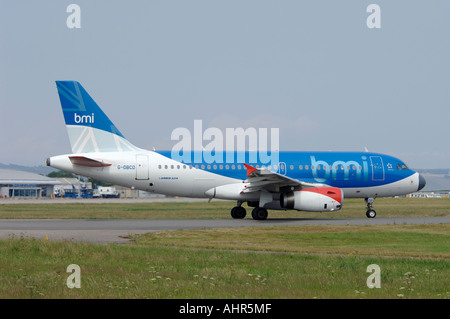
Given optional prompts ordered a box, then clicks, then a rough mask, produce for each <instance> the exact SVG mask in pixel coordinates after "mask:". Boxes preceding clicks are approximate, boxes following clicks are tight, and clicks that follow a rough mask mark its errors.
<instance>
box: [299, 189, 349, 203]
mask: <svg viewBox="0 0 450 319" xmlns="http://www.w3.org/2000/svg"><path fill="white" fill-rule="evenodd" d="M300 192H312V193H318V194H322V195H325V196H328V197H330V198H332V199H334V200H335V201H337V202H339V203H340V204H342V190H341V189H340V188H337V187H312V188H306V189H301V190H300Z"/></svg>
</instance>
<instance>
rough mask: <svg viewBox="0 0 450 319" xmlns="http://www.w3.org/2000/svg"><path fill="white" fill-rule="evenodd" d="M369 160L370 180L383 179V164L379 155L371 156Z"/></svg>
mask: <svg viewBox="0 0 450 319" xmlns="http://www.w3.org/2000/svg"><path fill="white" fill-rule="evenodd" d="M370 162H371V164H372V180H373V181H384V165H383V159H382V158H381V156H371V157H370Z"/></svg>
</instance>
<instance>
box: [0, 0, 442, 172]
mask: <svg viewBox="0 0 450 319" xmlns="http://www.w3.org/2000/svg"><path fill="white" fill-rule="evenodd" d="M70 4H77V5H78V6H79V8H80V15H79V20H77V21H79V22H80V28H69V27H68V23H67V19H68V17H69V16H71V14H72V13H73V12H72V11H70V12H67V8H68V6H69V5H70ZM371 4H377V5H378V8H379V12H378V13H377V12H376V11H371V10H369V12H367V11H368V10H367V9H368V7H369V5H371ZM375 13H377V14H378V15H377V16H374V15H372V14H375ZM449 14H450V1H448V0H396V1H392V0H370V1H365V0H342V1H335V0H304V1H300V0H292V1H288V0H281V1H274V0H271V1H269V0H239V1H238V0H227V1H225V0H215V1H212V0H166V1H162V0H159V1H143V0H133V1H124V0H122V1H118V0H112V1H111V0H110V1H104V0H95V1H82V0H78V1H77V0H69V1H61V0H46V1H20V0H17V1H9V0H0V130H1V135H0V136H1V137H0V163H4V164H10V163H12V164H18V165H27V166H28V165H29V166H34V165H45V159H46V158H47V157H50V156H54V155H59V154H66V153H70V152H71V149H70V144H69V139H68V136H67V133H66V129H65V124H64V119H63V115H62V111H61V106H60V104H59V98H58V94H57V91H56V85H55V81H56V80H75V81H79V82H80V83H81V84H82V85H83V86H84V88H85V89H86V90H87V91H88V92H89V94H90V95H91V96H92V97H93V98H94V100H95V101H96V102H97V103H98V104H99V106H100V107H101V108H102V109H103V111H105V113H106V114H107V115H108V116H109V118H110V119H111V120H112V121H113V122H114V123H115V125H116V126H117V127H118V128H119V130H120V131H121V132H122V134H123V135H124V136H125V137H126V138H127V139H128V140H129V141H130V142H132V143H133V144H135V145H137V146H139V147H142V148H146V149H152V148H155V149H157V150H170V149H172V147H173V146H174V145H175V144H176V143H177V141H173V140H171V134H172V132H173V131H174V130H175V129H177V128H180V127H182V128H187V129H188V130H192V131H193V129H194V121H195V120H201V121H202V125H203V129H204V130H205V129H207V128H209V127H216V128H219V129H221V130H223V131H225V129H226V128H238V127H243V128H249V127H253V128H256V129H259V128H268V129H269V131H270V128H278V129H279V146H280V150H289V151H293V150H298V151H321V150H323V151H329V150H331V151H363V150H364V149H365V148H367V149H368V150H369V151H373V152H380V153H384V154H389V155H392V156H396V157H398V158H400V159H402V160H403V161H405V162H406V163H407V164H408V166H410V167H412V168H422V169H423V168H450V143H449V136H450V128H449V119H450V41H449V40H450V19H449ZM368 18H369V22H370V21H372V22H373V21H376V22H379V26H380V28H369V25H368ZM373 19H375V20H373ZM70 21H74V20H71V19H70ZM369 24H370V23H369ZM207 143H208V141H205V144H207Z"/></svg>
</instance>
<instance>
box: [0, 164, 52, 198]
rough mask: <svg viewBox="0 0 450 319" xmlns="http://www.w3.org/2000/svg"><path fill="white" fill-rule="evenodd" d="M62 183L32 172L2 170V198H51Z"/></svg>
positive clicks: (0, 171)
mask: <svg viewBox="0 0 450 319" xmlns="http://www.w3.org/2000/svg"><path fill="white" fill-rule="evenodd" d="M59 184H61V182H60V181H58V180H56V179H54V178H49V177H46V176H42V175H39V174H35V173H30V172H22V171H15V170H9V169H0V197H1V198H14V197H19V198H41V197H50V196H52V194H53V191H54V188H55V186H56V185H59Z"/></svg>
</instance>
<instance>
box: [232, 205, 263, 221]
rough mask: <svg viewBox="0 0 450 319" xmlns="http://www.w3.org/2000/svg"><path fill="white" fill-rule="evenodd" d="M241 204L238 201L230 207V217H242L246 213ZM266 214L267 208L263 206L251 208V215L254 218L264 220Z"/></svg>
mask: <svg viewBox="0 0 450 319" xmlns="http://www.w3.org/2000/svg"><path fill="white" fill-rule="evenodd" d="M241 205H242V203H241V202H238V204H237V206H235V207H233V208H232V209H231V217H233V218H234V219H243V218H245V216H246V215H247V212H246V210H245V208H244V207H242V206H241ZM268 215H269V213H268V212H267V209H265V208H263V207H255V208H254V209H253V210H252V217H253V219H254V220H265V219H267V216H268Z"/></svg>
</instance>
